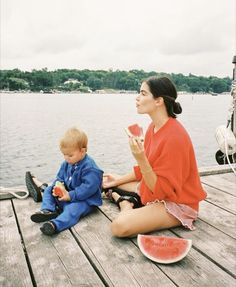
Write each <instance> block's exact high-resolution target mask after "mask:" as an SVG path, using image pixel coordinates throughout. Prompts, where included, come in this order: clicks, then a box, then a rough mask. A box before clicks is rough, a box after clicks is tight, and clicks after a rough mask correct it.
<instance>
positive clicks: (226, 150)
mask: <svg viewBox="0 0 236 287" xmlns="http://www.w3.org/2000/svg"><path fill="white" fill-rule="evenodd" d="M225 154H226V158H227V160H228V164H229V166H230V168H231V169H232V171H233V173H234V174H235V175H236V171H235V169H234V168H233V165H232V164H231V162H230V160H229V153H228V144H227V139H226V137H225ZM233 156H234V154H232V158H233Z"/></svg>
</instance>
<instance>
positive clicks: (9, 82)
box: [0, 68, 232, 93]
mask: <svg viewBox="0 0 236 287" xmlns="http://www.w3.org/2000/svg"><path fill="white" fill-rule="evenodd" d="M151 76H167V77H169V78H170V79H172V81H173V82H174V83H175V85H176V88H177V90H178V91H185V92H190V93H196V92H201V93H223V92H229V91H230V89H231V81H232V80H231V79H230V78H229V77H225V78H218V77H215V76H209V77H203V76H196V75H193V74H189V75H187V76H186V75H183V74H173V73H171V74H167V73H157V72H154V71H152V72H145V71H143V70H130V71H120V70H116V71H113V70H108V71H105V70H88V69H85V70H77V69H58V70H55V71H48V70H47V68H44V69H41V70H32V71H31V72H29V71H21V70H19V69H13V70H0V90H2V91H4V90H5V91H31V92H39V91H42V92H52V91H55V92H56V91H58V92H59V91H63V92H70V91H79V92H83V93H86V92H93V91H98V90H105V91H109V90H119V91H138V90H139V88H140V84H141V82H142V80H144V79H146V78H148V77H151Z"/></svg>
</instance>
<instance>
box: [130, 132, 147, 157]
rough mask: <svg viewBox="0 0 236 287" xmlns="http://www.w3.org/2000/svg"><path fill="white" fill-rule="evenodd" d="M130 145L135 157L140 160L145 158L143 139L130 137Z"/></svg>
mask: <svg viewBox="0 0 236 287" xmlns="http://www.w3.org/2000/svg"><path fill="white" fill-rule="evenodd" d="M129 146H130V149H131V152H132V154H133V156H134V158H135V159H136V160H137V161H139V160H141V159H144V158H145V153H144V146H143V141H141V139H139V138H135V137H130V138H129Z"/></svg>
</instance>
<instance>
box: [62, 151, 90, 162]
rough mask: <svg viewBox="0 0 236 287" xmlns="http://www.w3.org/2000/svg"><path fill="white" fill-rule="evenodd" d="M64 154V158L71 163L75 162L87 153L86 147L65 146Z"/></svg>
mask: <svg viewBox="0 0 236 287" xmlns="http://www.w3.org/2000/svg"><path fill="white" fill-rule="evenodd" d="M61 152H62V154H63V155H64V159H65V161H66V162H68V163H69V164H75V163H77V162H78V161H80V160H82V159H83V158H84V155H85V149H84V148H81V149H71V148H63V149H61Z"/></svg>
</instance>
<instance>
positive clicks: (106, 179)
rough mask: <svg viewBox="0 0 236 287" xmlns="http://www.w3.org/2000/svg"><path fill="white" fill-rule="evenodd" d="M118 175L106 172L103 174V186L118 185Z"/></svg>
mask: <svg viewBox="0 0 236 287" xmlns="http://www.w3.org/2000/svg"><path fill="white" fill-rule="evenodd" d="M116 180H117V177H116V176H115V175H113V174H104V175H103V181H102V187H103V188H110V187H114V186H116V185H117V182H116Z"/></svg>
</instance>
